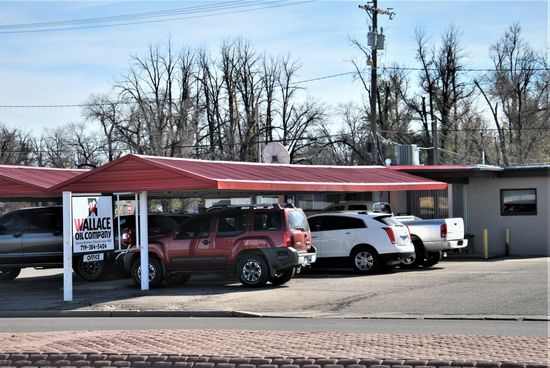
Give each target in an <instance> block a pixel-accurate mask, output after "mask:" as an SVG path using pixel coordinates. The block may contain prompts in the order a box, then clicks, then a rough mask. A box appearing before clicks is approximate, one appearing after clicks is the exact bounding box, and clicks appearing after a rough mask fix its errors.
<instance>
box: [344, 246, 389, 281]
mask: <svg viewBox="0 0 550 368" xmlns="http://www.w3.org/2000/svg"><path fill="white" fill-rule="evenodd" d="M350 258H351V265H352V267H353V269H354V270H355V272H357V273H362V274H369V273H374V272H376V271H378V270H379V269H380V267H381V263H382V262H381V261H380V256H379V255H378V253H376V251H375V250H374V249H372V248H370V247H362V248H358V249H356V250H354V251H353V253H352V254H351V257H350Z"/></svg>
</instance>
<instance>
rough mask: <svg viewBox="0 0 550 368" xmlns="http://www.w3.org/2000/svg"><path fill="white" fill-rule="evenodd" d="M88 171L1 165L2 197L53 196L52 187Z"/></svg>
mask: <svg viewBox="0 0 550 368" xmlns="http://www.w3.org/2000/svg"><path fill="white" fill-rule="evenodd" d="M86 171H88V170H78V169H53V168H48V167H31V166H12V165H0V197H25V196H37V197H40V196H51V192H49V191H48V190H49V189H50V188H51V187H53V186H54V185H56V184H59V183H61V182H63V181H66V180H68V179H71V178H74V177H76V176H78V175H80V174H82V173H85V172H86Z"/></svg>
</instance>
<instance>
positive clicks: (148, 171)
mask: <svg viewBox="0 0 550 368" xmlns="http://www.w3.org/2000/svg"><path fill="white" fill-rule="evenodd" d="M445 188H447V184H446V183H443V182H439V181H434V180H430V179H425V178H422V177H419V176H415V175H411V174H407V173H403V172H399V171H396V170H390V169H387V168H385V167H383V166H318V165H280V164H259V163H244V162H227V161H205V160H192V159H182V158H168V157H155V156H143V155H134V154H129V155H126V156H124V157H122V158H119V159H117V160H114V161H112V162H110V163H108V164H106V165H104V166H101V167H99V168H97V169H94V170H91V171H89V172H87V173H84V174H82V175H79V176H78V177H75V178H72V179H69V180H67V181H65V182H63V183H60V184H58V185H56V186H54V187H53V188H52V191H53V192H60V191H71V192H74V193H92V192H139V191H152V192H155V191H212V190H214V191H226V190H227V191H255V192H319V191H324V192H367V191H400V190H427V189H445Z"/></svg>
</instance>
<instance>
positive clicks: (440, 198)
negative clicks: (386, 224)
mask: <svg viewBox="0 0 550 368" xmlns="http://www.w3.org/2000/svg"><path fill="white" fill-rule="evenodd" d="M396 169H398V170H400V171H406V172H409V173H411V174H415V175H419V176H424V177H427V178H430V179H436V180H441V181H446V182H447V183H449V188H448V189H447V190H445V191H416V192H406V193H405V192H393V193H391V194H390V203H391V204H392V207H393V208H394V212H401V213H409V214H414V215H417V216H419V217H421V218H438V217H462V218H464V222H465V232H466V233H467V234H469V236H470V237H471V238H470V242H471V246H469V247H468V249H467V251H468V252H469V253H471V254H476V255H483V254H484V240H483V232H484V230H487V234H488V251H489V256H503V255H507V254H508V255H512V256H548V255H550V252H549V248H550V246H549V244H550V176H549V172H550V165H540V166H526V167H507V168H500V167H494V166H456V165H455V166H439V167H438V166H416V167H415V166H408V167H396ZM507 229H508V231H509V242H508V246H507V245H506V243H507V242H506V232H507Z"/></svg>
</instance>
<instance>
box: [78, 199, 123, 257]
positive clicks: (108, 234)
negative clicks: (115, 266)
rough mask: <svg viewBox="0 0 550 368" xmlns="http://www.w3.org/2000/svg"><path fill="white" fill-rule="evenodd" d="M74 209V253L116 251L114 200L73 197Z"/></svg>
mask: <svg viewBox="0 0 550 368" xmlns="http://www.w3.org/2000/svg"><path fill="white" fill-rule="evenodd" d="M72 207H73V211H72V212H73V218H72V225H73V226H72V227H73V231H72V234H73V253H94V252H96V253H97V252H103V251H107V250H114V249H115V246H114V230H113V201H112V198H111V197H109V196H101V197H73V198H72Z"/></svg>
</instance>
